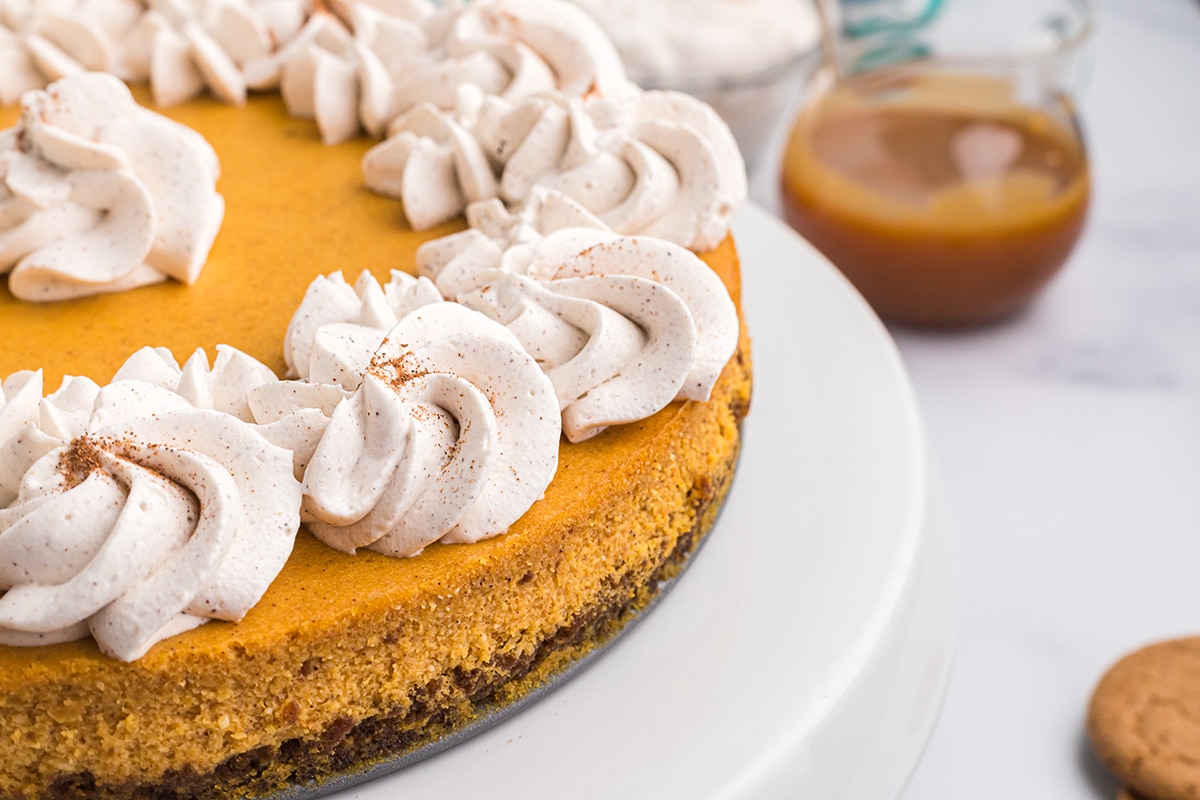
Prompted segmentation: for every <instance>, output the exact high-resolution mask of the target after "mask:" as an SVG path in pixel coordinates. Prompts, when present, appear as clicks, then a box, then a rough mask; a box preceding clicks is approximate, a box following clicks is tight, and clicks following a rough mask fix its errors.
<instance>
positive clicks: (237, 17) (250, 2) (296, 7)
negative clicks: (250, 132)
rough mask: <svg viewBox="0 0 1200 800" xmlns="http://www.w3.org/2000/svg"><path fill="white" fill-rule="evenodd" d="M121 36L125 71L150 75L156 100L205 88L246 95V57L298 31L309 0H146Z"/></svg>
mask: <svg viewBox="0 0 1200 800" xmlns="http://www.w3.org/2000/svg"><path fill="white" fill-rule="evenodd" d="M147 5H148V9H147V10H146V12H145V13H144V14H142V15H141V16H140V17H139V18H138V20H137V23H136V24H135V25H134V26H133V27H132V29H131V30H130V32H129V35H128V37H127V40H126V42H125V49H124V55H123V57H124V66H125V69H126V73H127V76H128V77H129V78H131V79H133V80H137V81H140V82H149V83H150V89H151V92H152V93H153V95H154V102H155V103H156V104H158V105H160V106H172V105H175V104H177V103H182V102H183V101H185V100H189V99H191V98H193V97H195V96H196V95H198V94H200V93H202V92H204V91H205V90H208V91H210V92H211V93H212V94H213V96H215V97H216V98H218V99H220V100H223V101H224V102H227V103H233V104H236V105H241V104H242V103H244V102H246V92H247V81H246V76H245V75H244V74H243V69H244V68H245V66H246V64H247V63H249V62H252V61H256V60H258V59H262V58H266V57H268V56H269V55H270V54H271V53H273V52H275V50H276V48H277V47H279V45H280V44H282V43H284V42H287V41H289V40H290V39H292V38H293V37H295V36H296V34H297V33H298V32H299V31H300V29H301V27H302V26H303V25H304V22H305V20H306V19H307V18H308V15H309V13H310V11H311V4H310V2H309V0H149V2H148V4H147Z"/></svg>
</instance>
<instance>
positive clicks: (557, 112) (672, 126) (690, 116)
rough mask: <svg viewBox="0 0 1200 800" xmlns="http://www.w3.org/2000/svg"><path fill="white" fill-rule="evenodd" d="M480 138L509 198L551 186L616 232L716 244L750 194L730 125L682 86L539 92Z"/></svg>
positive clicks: (699, 246) (516, 200) (703, 246)
mask: <svg viewBox="0 0 1200 800" xmlns="http://www.w3.org/2000/svg"><path fill="white" fill-rule="evenodd" d="M488 125H490V126H491V128H490V129H489V128H488V127H487V126H488ZM479 137H480V140H481V141H482V142H484V145H485V151H486V152H487V153H488V155H489V156H490V157H492V158H493V159H495V160H496V161H497V162H498V163H499V164H501V177H500V197H501V198H502V199H503V200H504V201H505V202H507V203H509V204H520V203H523V202H525V201H526V200H527V199H528V197H529V196H530V193H531V190H532V189H533V187H535V186H540V187H545V188H546V189H549V190H552V191H556V192H560V193H562V194H564V195H566V196H567V197H569V198H570V199H571V200H573V201H575V202H576V203H578V204H579V205H580V206H581V207H582V208H584V209H585V210H587V211H588V212H590V213H591V214H593V215H594V216H595V217H596V218H597V219H599V220H600V221H601V222H603V223H604V225H605V226H606V227H608V228H610V229H611V230H613V231H616V232H617V233H623V234H639V235H645V236H656V237H658V238H661V239H666V240H668V241H671V242H675V243H676V244H681V245H683V246H685V247H688V248H690V249H693V250H710V249H712V248H714V247H716V246H717V245H718V244H720V242H721V240H722V239H723V238H725V235H726V234H727V233H728V231H729V225H730V222H731V220H732V216H733V211H734V209H735V208H737V206H738V205H739V204H740V203H741V202H742V201H743V200H744V199H745V197H746V191H747V187H746V172H745V165H744V164H743V162H742V158H741V154H740V152H739V151H738V148H737V144H736V142H735V141H734V139H733V134H732V133H730V131H729V127H728V126H727V125H726V124H725V123H724V122H723V121H722V120H721V119H720V117H718V116H717V114H716V112H714V111H713V110H712V109H711V108H709V107H708V106H706V105H704V104H703V103H701V102H700V101H698V100H696V99H694V98H692V97H689V96H687V95H684V94H680V93H677V92H657V91H655V92H640V93H637V94H635V95H630V96H626V97H622V98H617V99H604V100H600V101H596V102H590V103H587V102H581V101H577V100H571V99H567V98H534V99H532V100H529V101H527V102H525V103H524V104H522V105H521V106H518V107H517V108H515V109H513V110H512V111H510V112H509V113H507V114H505V115H503V116H501V117H499V118H498V119H493V120H489V121H486V123H481V126H480V130H479Z"/></svg>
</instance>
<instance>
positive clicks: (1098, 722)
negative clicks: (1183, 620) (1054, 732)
mask: <svg viewBox="0 0 1200 800" xmlns="http://www.w3.org/2000/svg"><path fill="white" fill-rule="evenodd" d="M1087 728H1088V736H1089V737H1090V738H1091V741H1092V746H1093V747H1094V748H1095V749H1096V753H1097V755H1099V757H1100V760H1101V761H1103V762H1104V764H1105V765H1106V766H1107V767H1108V768H1109V769H1110V770H1111V771H1112V772H1113V774H1114V775H1115V776H1116V777H1117V779H1118V780H1120V781H1121V783H1122V784H1123V785H1125V786H1126V787H1128V789H1126V790H1125V792H1126V794H1127V795H1129V796H1130V797H1131V798H1134V797H1137V796H1142V797H1145V798H1153V800H1200V637H1192V638H1186V639H1175V640H1171V641H1166V642H1160V643H1158V644H1153V645H1150V646H1148V647H1145V648H1143V649H1141V650H1138V651H1136V652H1134V653H1131V654H1129V655H1127V656H1125V657H1124V658H1122V659H1121V660H1120V661H1118V662H1117V663H1116V664H1114V665H1113V666H1112V668H1110V669H1109V671H1108V672H1107V673H1106V674H1105V675H1104V677H1103V678H1101V679H1100V683H1099V684H1098V685H1097V686H1096V690H1095V692H1094V693H1093V695H1092V701H1091V704H1090V707H1089V709H1088V720H1087Z"/></svg>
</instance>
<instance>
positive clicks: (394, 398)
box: [269, 303, 560, 556]
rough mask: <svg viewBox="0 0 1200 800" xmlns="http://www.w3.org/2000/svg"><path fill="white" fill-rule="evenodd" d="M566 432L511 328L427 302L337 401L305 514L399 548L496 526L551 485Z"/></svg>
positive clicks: (345, 545) (365, 541)
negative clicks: (561, 436)
mask: <svg viewBox="0 0 1200 800" xmlns="http://www.w3.org/2000/svg"><path fill="white" fill-rule="evenodd" d="M269 394H273V393H269ZM559 434H560V423H559V414H558V404H557V402H556V400H555V397H554V390H553V387H552V386H551V385H550V383H549V381H548V380H547V379H546V377H545V375H544V374H543V373H542V371H541V369H540V368H539V367H538V365H537V364H536V363H535V362H534V360H533V358H531V357H530V356H529V355H528V354H527V353H526V352H525V351H524V350H523V349H522V347H521V345H520V342H518V341H517V339H516V338H515V337H514V336H513V335H512V334H511V333H509V332H508V331H507V330H505V329H504V327H503V326H501V325H498V324H496V323H495V322H493V321H491V320H489V319H487V318H486V317H484V316H483V315H481V314H477V313H476V312H474V311H470V310H468V309H466V308H464V307H462V306H459V305H456V304H453V303H433V304H429V305H426V306H423V307H421V308H419V309H417V310H416V311H414V312H412V313H410V314H408V315H407V316H405V317H404V318H403V319H401V320H400V322H399V323H398V324H397V325H396V326H395V327H393V328H392V329H391V330H390V331H389V332H388V333H387V335H386V337H385V338H384V339H383V342H382V343H381V344H380V346H379V348H378V349H377V350H376V351H375V352H374V354H373V355H372V356H371V357H370V361H369V363H368V364H365V365H364V370H363V372H362V378H361V382H360V384H359V385H358V387H357V388H356V389H355V390H354V391H353V393H352V394H350V395H349V396H347V397H345V398H344V399H342V400H340V401H338V403H337V404H336V406H335V407H334V408H333V409H332V413H330V415H329V421H328V424H327V426H326V428H325V429H324V431H323V433H322V435H321V437H320V441H319V443H318V444H317V446H316V448H315V452H314V453H313V455H312V457H311V459H310V460H309V462H308V465H307V468H306V470H305V473H304V494H305V498H304V511H305V516H306V519H307V520H311V521H309V522H308V523H307V525H308V527H309V529H310V530H311V531H312V532H313V534H314V535H316V536H317V537H318V538H320V539H321V540H322V541H323V542H325V543H326V544H328V545H330V546H331V547H335V548H337V549H340V550H345V551H348V552H354V551H355V550H356V549H357V548H359V547H368V548H370V549H373V550H377V551H379V552H382V553H386V554H388V555H393V556H411V555H416V554H417V553H419V552H421V550H423V549H424V548H425V547H426V546H428V545H429V544H432V543H433V542H435V541H443V542H474V541H478V540H480V539H483V538H487V537H490V536H495V535H497V534H500V533H503V532H504V531H505V530H507V529H508V527H509V526H510V525H511V524H512V523H513V522H515V521H516V520H517V519H518V518H519V517H520V516H521V515H522V514H524V513H525V512H526V511H527V510H528V509H529V507H530V506H531V505H532V504H533V502H534V501H535V500H537V499H538V498H539V497H541V496H542V493H543V492H544V491H545V488H546V486H548V485H549V483H550V480H551V479H552V478H553V476H554V472H555V469H556V468H557V463H558V440H559Z"/></svg>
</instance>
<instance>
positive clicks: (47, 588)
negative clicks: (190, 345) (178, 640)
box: [0, 348, 300, 661]
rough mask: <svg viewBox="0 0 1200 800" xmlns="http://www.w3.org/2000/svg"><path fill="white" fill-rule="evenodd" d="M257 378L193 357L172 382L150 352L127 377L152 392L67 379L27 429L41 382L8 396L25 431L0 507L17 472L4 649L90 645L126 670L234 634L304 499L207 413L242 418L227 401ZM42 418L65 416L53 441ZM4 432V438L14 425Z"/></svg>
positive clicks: (5, 583) (245, 434)
mask: <svg viewBox="0 0 1200 800" xmlns="http://www.w3.org/2000/svg"><path fill="white" fill-rule="evenodd" d="M256 364H257V362H254V360H253V359H250V358H249V357H248V356H245V355H243V354H240V353H236V351H233V350H232V349H229V348H226V349H223V350H222V353H221V355H220V356H218V359H217V362H216V363H215V364H214V367H213V369H211V370H209V369H207V364H204V365H203V366H201V364H200V361H199V356H194V357H193V359H191V360H190V361H189V362H188V365H185V367H183V368H180V367H179V366H178V365H177V364H175V363H174V361H173V359H170V357H169V356H168V355H167V354H165V353H164V351H154V350H145V351H142V352H141V353H139V354H138V355H137V356H135V357H134V358H133V359H131V361H130V362H128V363H127V364H126V365H125V366H124V367H122V372H123V373H124V374H125V375H142V376H145V377H150V378H152V380H154V381H155V382H148V381H146V380H141V379H134V378H128V377H122V378H119V379H117V380H114V381H113V382H112V383H110V384H108V385H106V386H104V387H103V388H100V387H96V386H95V384H91V382H90V381H86V379H73V380H71V381H68V382H65V383H64V386H63V387H62V388H61V389H59V390H58V392H56V393H55V394H53V395H50V396H48V397H46V398H39V399H38V404H37V405H38V414H37V418H36V419H34V418H31V417H32V415H31V414H30V412H29V407H30V404H31V402H32V400H31V398H30V396H29V395H30V394H31V392H32V390H33V389H36V388H40V378H38V377H32V376H31V375H29V374H19V375H18V376H15V378H16V379H15V380H14V378H10V379H9V381H6V382H5V390H4V394H5V406H4V409H12V408H15V409H17V413H16V414H14V415H13V418H14V419H16V418H17V417H21V416H23V417H24V418H25V419H26V421H25V422H24V424H22V425H21V426H20V427H19V428H18V429H17V430H16V432H15V433H13V434H12V435H10V436H9V437H8V440H7V442H6V444H5V450H4V455H3V456H2V459H3V462H2V463H3V468H2V469H0V476H3V482H4V486H3V490H4V491H5V492H6V493H9V494H11V489H12V488H13V487H12V486H11V483H10V481H11V480H12V478H13V476H14V475H15V474H16V473H20V478H19V483H18V485H17V486H16V487H15V490H16V491H15V497H13V498H11V499H10V500H9V502H8V503H7V504H6V506H5V507H4V508H3V509H2V510H0V554H2V558H3V564H2V565H0V588H4V589H5V590H6V591H5V593H4V595H3V596H2V597H0V642H3V643H5V644H18V645H21V644H42V643H48V642H51V641H66V640H70V639H75V638H79V637H81V636H86V635H87V634H88V633H89V632H90V634H91V635H92V636H93V637H94V638H95V639H96V641H97V643H98V644H99V646H100V648H101V650H103V651H104V652H105V653H107V654H108V655H111V656H113V657H115V658H119V659H121V660H126V661H128V660H133V659H136V658H139V657H140V656H141V655H142V654H144V653H145V652H146V650H147V649H149V647H150V646H151V645H153V644H154V643H155V642H157V641H159V640H161V639H163V638H165V637H167V636H172V635H174V634H176V633H180V632H182V631H184V630H188V629H190V628H193V627H195V626H197V625H200V624H202V623H204V622H206V621H208V620H209V619H224V620H238V619H241V617H242V616H244V615H245V614H246V612H247V611H248V610H249V609H250V608H251V607H253V606H254V604H255V603H257V602H258V600H259V599H260V598H261V597H262V594H263V592H265V591H266V588H267V586H268V585H269V584H270V582H271V581H272V580H273V579H274V577H275V575H277V574H278V572H279V570H280V569H281V568H282V567H283V564H284V562H285V561H286V560H287V557H288V555H289V554H290V553H291V550H292V545H293V543H294V540H295V535H296V532H297V530H298V528H299V524H300V519H299V508H300V487H299V484H298V483H297V482H296V480H295V478H294V477H293V475H292V455H291V453H290V452H288V451H287V450H284V449H283V448H280V447H277V446H275V445H273V444H271V443H270V442H268V441H267V440H266V439H265V438H264V437H263V436H262V435H260V434H259V433H258V432H257V431H256V430H255V426H254V425H253V424H251V423H249V422H246V421H243V420H242V419H239V418H238V417H237V416H234V414H232V413H227V411H226V410H217V409H216V408H215V406H219V405H225V406H227V407H230V408H239V407H244V405H245V403H244V397H243V399H242V401H241V402H240V403H239V402H237V401H233V400H231V399H230V398H231V397H232V396H233V395H235V394H237V393H239V392H241V393H242V394H243V395H244V390H245V388H246V387H249V386H251V385H256V384H257V381H258V380H259V379H262V380H267V379H268V378H267V376H268V375H269V370H267V369H266V367H263V366H262V365H261V364H257V367H256V366H255V365H256ZM259 368H261V369H259ZM264 371H265V372H264ZM34 375H36V373H34ZM189 376H190V378H189ZM189 380H190V382H191V383H192V384H193V385H196V384H205V385H206V386H207V387H208V390H207V391H206V392H204V393H203V397H204V398H205V399H207V400H208V401H210V402H211V403H212V405H213V406H214V407H209V408H199V407H197V406H196V405H194V404H193V403H192V402H191V401H189V400H188V399H187V398H186V397H185V396H184V395H183V394H181V393H179V392H178V391H177V390H179V389H183V390H184V391H188V384H189ZM270 380H274V377H273V376H271V377H270ZM218 387H220V388H218ZM47 407H54V408H57V410H58V411H59V412H60V413H59V414H58V416H57V421H58V422H59V423H60V424H59V427H51V426H49V425H47V424H46V423H47V421H48V420H51V421H53V420H54V419H55V416H54V415H53V414H47ZM0 411H3V409H0ZM246 413H248V412H246ZM85 418H86V420H87V421H86V423H84V422H82V420H83V419H85ZM64 420H65V421H66V423H67V424H65V425H63V424H62V423H63V422H64ZM4 424H5V430H3V431H0V435H2V434H3V433H5V432H7V430H8V428H9V427H11V424H12V420H9V419H5V420H4ZM67 435H69V436H70V438H69V439H65V438H60V437H65V436H67Z"/></svg>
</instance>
